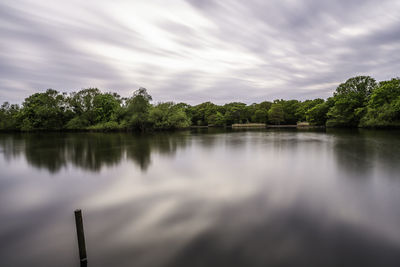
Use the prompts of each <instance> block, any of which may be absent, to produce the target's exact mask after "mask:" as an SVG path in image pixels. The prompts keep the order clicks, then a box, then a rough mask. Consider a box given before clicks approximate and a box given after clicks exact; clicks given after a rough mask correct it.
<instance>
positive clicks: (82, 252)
mask: <svg viewBox="0 0 400 267" xmlns="http://www.w3.org/2000/svg"><path fill="white" fill-rule="evenodd" d="M75 223H76V233H77V235H78V246H79V258H80V261H81V266H86V265H87V255H86V245H85V233H84V232H83V220H82V211H81V210H75Z"/></svg>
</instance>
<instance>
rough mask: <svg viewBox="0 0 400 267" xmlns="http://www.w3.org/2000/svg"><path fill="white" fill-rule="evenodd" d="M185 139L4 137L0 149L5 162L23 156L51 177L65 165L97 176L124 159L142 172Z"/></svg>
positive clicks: (67, 135)
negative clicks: (156, 156)
mask: <svg viewBox="0 0 400 267" xmlns="http://www.w3.org/2000/svg"><path fill="white" fill-rule="evenodd" d="M186 136H187V134H186V132H178V133H157V134H146V135H144V134H131V133H30V134H16V135H11V134H7V135H5V134H4V135H0V149H1V151H2V153H3V154H4V157H5V158H6V159H10V158H12V157H16V156H18V155H23V156H25V158H26V160H27V162H28V163H29V164H30V165H32V166H34V167H36V168H40V169H47V170H48V171H49V172H51V173H56V172H58V171H60V170H61V169H62V168H64V167H67V166H68V165H72V166H74V167H79V168H82V169H84V170H88V171H93V172H98V171H100V170H101V168H102V167H104V166H106V167H110V166H114V165H117V164H119V163H120V162H121V161H122V160H124V159H127V160H131V161H133V162H135V163H136V164H137V165H138V167H139V168H140V169H141V170H142V171H145V170H147V168H148V167H149V166H150V164H151V153H152V152H159V153H160V154H174V153H175V152H176V151H177V149H178V148H179V147H182V146H185V145H186V138H185V137H186Z"/></svg>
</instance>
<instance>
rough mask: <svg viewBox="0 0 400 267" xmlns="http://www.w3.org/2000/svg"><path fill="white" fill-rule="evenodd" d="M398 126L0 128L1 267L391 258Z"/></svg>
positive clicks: (397, 234) (399, 219) (399, 248)
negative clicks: (78, 217) (146, 131)
mask: <svg viewBox="0 0 400 267" xmlns="http://www.w3.org/2000/svg"><path fill="white" fill-rule="evenodd" d="M399 134H400V133H399V132H398V131H359V130H354V131H333V130H328V131H327V132H325V131H321V132H312V131H296V130H294V131H279V130H278V131H277V130H275V131H268V130H253V131H216V130H199V131H183V132H176V133H157V134H151V135H146V136H141V135H133V134H128V133H109V134H103V133H68V134H66V133H64V134H61V133H46V134H0V170H1V172H0V266H5V267H8V266H13V267H19V266H60V267H61V266H68V267H70V266H79V261H78V249H77V241H76V232H75V224H74V223H75V221H74V215H73V211H74V210H75V209H77V208H80V209H82V210H83V216H84V224H85V234H86V244H87V250H88V258H89V266H96V267H102V266H107V267H109V266H136V267H153V266H154V267H156V266H157V267H158V266H176V267H180V266H185V267H187V266H191V267H193V266H194V267H196V266H218V267H223V266H229V267H235V266H243V267H251V266H325V267H326V266H351V267H353V266H400V138H399V137H400V135H399Z"/></svg>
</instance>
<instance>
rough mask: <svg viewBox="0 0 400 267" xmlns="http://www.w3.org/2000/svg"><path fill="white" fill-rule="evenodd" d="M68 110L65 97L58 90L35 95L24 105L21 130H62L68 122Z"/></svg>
mask: <svg viewBox="0 0 400 267" xmlns="http://www.w3.org/2000/svg"><path fill="white" fill-rule="evenodd" d="M66 108H67V103H66V98H65V95H63V94H60V93H58V92H57V91H56V90H53V89H48V90H47V91H46V92H45V93H36V94H33V95H31V96H29V97H28V98H26V99H25V101H24V102H23V104H22V109H21V119H22V125H21V129H22V130H25V131H29V130H35V129H53V130H54V129H62V128H63V126H64V124H65V122H66V120H67V118H66V116H65V115H66V113H65V111H66Z"/></svg>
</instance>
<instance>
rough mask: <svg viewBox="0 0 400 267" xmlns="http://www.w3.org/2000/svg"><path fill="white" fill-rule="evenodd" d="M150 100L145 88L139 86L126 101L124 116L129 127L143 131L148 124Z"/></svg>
mask: <svg viewBox="0 0 400 267" xmlns="http://www.w3.org/2000/svg"><path fill="white" fill-rule="evenodd" d="M151 100H152V98H151V96H150V95H149V94H148V93H147V90H146V88H142V87H141V88H139V89H138V90H136V91H135V92H134V93H133V96H132V97H131V98H129V99H128V100H127V101H126V104H127V108H126V112H125V114H124V117H125V120H126V121H127V126H128V128H129V129H134V130H141V131H144V130H145V129H146V128H147V127H148V126H149V110H150V106H151V105H150V101H151Z"/></svg>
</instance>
